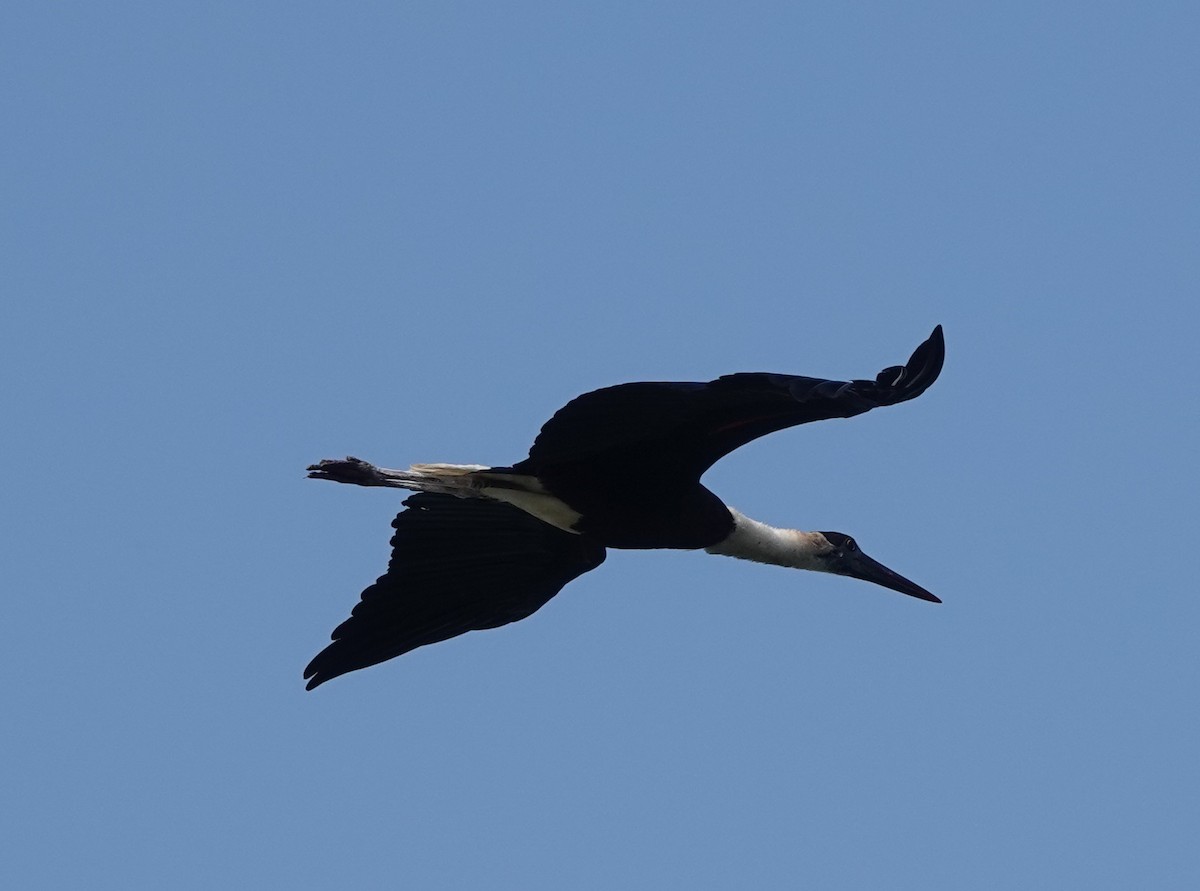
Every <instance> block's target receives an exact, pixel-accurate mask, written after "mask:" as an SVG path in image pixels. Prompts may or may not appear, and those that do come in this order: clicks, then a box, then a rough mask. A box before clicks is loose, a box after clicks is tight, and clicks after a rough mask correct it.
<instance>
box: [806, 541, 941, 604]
mask: <svg viewBox="0 0 1200 891" xmlns="http://www.w3.org/2000/svg"><path fill="white" fill-rule="evenodd" d="M813 535H814V536H815V537H816V541H815V544H816V548H815V553H814V554H813V560H812V564H811V566H812V568H813V569H816V570H819V571H821V572H832V573H833V574H834V575H848V576H850V577H851V578H855V579H862V580H863V581H864V582H871V583H872V584H875V585H882V586H883V587H885V588H891V589H892V590H893V591H899V592H900V593H901V594H907V595H909V596H910V597H917V598H919V599H921V600H928V601H929V602H931V603H941V602H942V601H941V600H939V599H938V598H937V597H934V596H933V595H932V594H930V593H929V592H928V591H926V590H925V589H924V588H922V587H921V586H920V585H918V584H915V583H913V582H910V581H909V580H908V579H906V578H905V577H904V576H902V575H900V574H899V573H896V572H892V570H890V569H888V568H887V567H886V566H884V565H883V564H882V563H880V562H879V561H878V560H872V559H871V558H870V557H868V556H867V555H866V554H864V553H863V552H862V551H861V550H860V549H859V547H858V543H857V542H856V541H855V540H854V539H853V538H851V537H850V536H849V535H846V534H844V533H842V532H816V533H813ZM822 539H823V541H822Z"/></svg>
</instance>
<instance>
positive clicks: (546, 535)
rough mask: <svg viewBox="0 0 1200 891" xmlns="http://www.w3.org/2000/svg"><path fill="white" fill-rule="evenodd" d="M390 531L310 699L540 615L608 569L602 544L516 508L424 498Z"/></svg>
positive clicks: (314, 667) (314, 679) (411, 503)
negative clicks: (388, 548)
mask: <svg viewBox="0 0 1200 891" xmlns="http://www.w3.org/2000/svg"><path fill="white" fill-rule="evenodd" d="M404 505H405V507H406V508H407V510H405V511H402V512H401V513H400V514H399V515H398V516H397V517H396V519H395V520H394V521H393V522H392V526H393V528H394V529H395V530H396V534H395V535H394V536H392V559H391V562H390V563H389V564H388V571H387V573H386V574H385V575H383V576H381V577H380V579H379V580H378V581H377V582H375V584H373V585H371V586H370V587H369V588H367V589H366V590H365V591H363V592H362V600H361V602H359V604H358V605H357V606H355V607H354V610H353V611H352V612H351V615H350V618H349V619H347V620H346V621H345V622H343V623H342V624H341V625H339V626H338V627H337V628H335V629H334V631H333V635H332V636H333V643H331V644H330V645H329V646H327V647H326V648H325V649H324V650H322V651H321V652H320V653H318V654H317V656H316V658H314V659H313V660H312V662H310V663H309V664H308V667H307V668H306V669H305V670H304V677H305V678H307V679H308V688H307V689H309V690H311V689H313V688H314V687H316V686H318V685H319V684H323V683H325V681H328V680H330V679H331V678H335V677H337V676H338V675H340V674H345V673H346V672H348V671H354V670H355V669H359V668H366V667H367V666H368V665H375V664H376V663H378V662H383V661H384V660H386V659H391V658H393V657H395V656H399V655H401V654H403V653H407V652H408V651H409V650H413V649H416V648H417V647H420V646H424V645H425V644H431V643H436V642H437V641H440V640H446V639H447V638H450V637H454V636H456V635H459V634H463V633H464V632H467V631H472V630H476V629H482V628H496V627H498V626H500V625H506V624H508V623H509V622H515V621H517V620H518V619H524V618H525V617H526V616H529V615H532V614H533V613H534V612H535V611H537V609H538V608H539V607H541V606H542V605H543V604H544V603H546V601H548V600H549V599H550V598H551V597H553V596H554V595H555V594H557V593H558V592H559V591H560V590H561V589H562V587H563V585H565V584H566V583H567V582H569V581H571V579H573V578H576V577H577V576H580V575H582V574H583V573H585V572H587V571H588V570H591V569H595V568H596V567H597V566H599V565H600V564H601V563H603V562H604V556H605V552H604V548H603V546H601V545H599V544H597V543H596V542H595V541H593V540H591V539H589V538H587V537H585V536H582V535H573V534H571V533H569V532H563V531H562V530H560V529H556V528H554V527H553V526H550V525H547V524H546V523H543V522H542V521H541V520H538V519H535V518H534V517H532V516H530V515H529V514H527V513H525V512H524V511H521V510H518V509H517V508H515V507H512V506H510V505H508V504H503V503H501V502H498V501H488V500H484V499H475V498H472V499H463V498H455V497H454V496H452V495H431V494H428V493H420V494H417V495H413V496H412V497H410V498H408V499H407V500H406V501H405V502H404Z"/></svg>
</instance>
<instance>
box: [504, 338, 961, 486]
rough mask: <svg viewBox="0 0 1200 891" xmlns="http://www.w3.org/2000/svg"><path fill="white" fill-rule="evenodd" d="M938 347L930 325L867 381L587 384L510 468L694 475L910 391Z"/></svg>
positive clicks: (934, 364)
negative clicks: (906, 355) (898, 359)
mask: <svg viewBox="0 0 1200 891" xmlns="http://www.w3.org/2000/svg"><path fill="white" fill-rule="evenodd" d="M945 355H946V348H945V342H944V341H943V339H942V326H941V325H938V326H937V327H936V328H934V329H933V333H932V334H931V335H930V336H929V339H928V340H926V341H925V342H924V343H922V344H921V345H920V346H919V347H917V349H916V350H915V351H914V352H913V354H912V357H911V358H910V359H909V360H908V362H907V363H906V364H905V365H902V366H901V365H897V366H893V367H890V368H885V369H884V370H883V371H881V372H879V374H878V375H877V376H876V377H875V379H874V380H854V381H829V380H822V379H820V378H815V377H800V376H798V375H787V374H769V373H759V372H750V373H742V374H727V375H724V376H722V377H719V378H717V379H716V380H714V381H708V382H707V383H681V382H646V383H633V384H619V385H618V386H615V387H607V388H605V389H603V390H595V391H593V392H591V393H585V394H583V395H582V396H579V397H578V398H576V399H573V400H571V401H570V402H569V403H567V404H566V405H565V406H564V407H563V408H561V409H559V411H558V412H557V413H556V414H555V415H554V417H552V418H551V419H550V420H549V421H547V422H546V424H545V426H544V427H542V431H541V433H539V434H538V437H537V439H536V440H535V441H534V444H533V447H532V448H531V449H530V450H529V457H528V458H526V459H525V460H524V461H522V462H520V463H519V464H517V465H515V469H517V470H520V471H522V472H527V473H533V474H535V475H538V476H539V477H542V478H546V477H547V476H550V477H552V476H553V468H555V467H562V466H564V465H578V464H588V465H597V466H600V467H604V466H608V467H612V466H614V465H615V464H617V463H619V464H621V465H623V466H624V468H625V472H630V471H631V470H632V471H635V472H636V468H637V467H638V466H639V465H640V466H644V467H647V468H650V469H651V472H654V473H662V472H672V473H673V474H684V475H687V476H690V477H692V478H694V479H699V476H700V474H703V473H704V471H705V470H707V469H708V468H709V467H711V466H712V465H713V464H714V463H715V462H716V461H717V460H718V459H720V458H721V457H722V456H724V455H727V454H729V453H730V452H732V451H733V450H734V449H736V448H738V447H740V446H743V445H745V444H746V443H748V442H750V441H751V440H753V439H757V438H758V437H760V436H763V435H765V434H767V433H772V432H774V431H776V430H782V429H783V428H785V427H793V426H795V425H797V424H805V423H808V422H809V421H823V420H826V419H828V418H849V417H853V416H854V415H858V414H862V413H863V412H865V411H870V410H871V409H873V408H878V407H879V406H882V405H894V404H895V403H897V402H904V401H905V400H908V399H914V398H916V397H917V396H920V395H921V394H922V393H923V392H925V390H926V388H928V387H929V385H930V384H932V383H933V382H934V381H935V380H937V377H938V374H939V373H940V372H941V370H942V363H943V361H944V360H945Z"/></svg>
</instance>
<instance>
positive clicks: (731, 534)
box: [304, 325, 945, 690]
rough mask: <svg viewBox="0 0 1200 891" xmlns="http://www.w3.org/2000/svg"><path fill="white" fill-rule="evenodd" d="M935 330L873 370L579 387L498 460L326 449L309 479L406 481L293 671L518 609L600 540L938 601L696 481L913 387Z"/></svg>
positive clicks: (838, 537)
mask: <svg viewBox="0 0 1200 891" xmlns="http://www.w3.org/2000/svg"><path fill="white" fill-rule="evenodd" d="M944 358H945V344H944V341H943V339H942V328H941V326H940V325H939V326H937V327H936V328H934V329H933V333H932V334H931V335H930V336H929V339H928V340H926V341H925V342H924V343H922V344H921V345H920V346H919V347H917V349H916V350H915V351H914V352H913V354H912V357H911V358H910V359H909V360H908V362H907V363H906V364H905V365H903V366H893V367H890V368H885V369H884V370H883V371H881V372H880V373H879V374H878V375H877V376H876V378H875V379H874V380H853V381H831V380H822V379H819V378H812V377H800V376H796V375H784V374H769V373H759V372H754V373H740V374H727V375H724V376H722V377H719V378H717V379H716V380H713V381H708V382H707V383H682V382H640V383H629V384H619V385H617V386H614V387H607V388H605V389H602V390H595V391H593V392H590V393H584V394H583V395H582V396H579V397H577V398H576V399H573V400H571V401H570V402H568V403H567V404H566V405H565V406H564V407H563V408H561V409H559V410H558V412H557V413H555V415H554V417H552V418H551V419H550V420H549V421H547V422H546V424H545V426H543V427H542V430H541V432H540V433H539V434H538V436H537V438H536V439H535V440H534V443H533V446H532V448H530V450H529V457H527V458H525V459H524V460H522V461H519V462H517V463H516V464H513V465H512V466H511V467H488V466H484V465H476V464H414V465H413V466H412V467H410V468H409V469H408V470H390V469H388V468H383V467H376V466H375V465H373V464H369V463H367V462H366V461H362V460H359V459H357V458H346V459H345V460H324V461H321V462H320V463H318V464H314V465H312V466H310V467H309V468H308V471H309V473H308V475H309V477H311V478H314V479H325V480H332V481H334V482H339V483H352V484H355V485H359V486H385V487H391V488H400V489H408V490H412V491H415V492H416V493H417V494H415V495H412V496H410V497H409V498H408V499H407V500H405V502H404V507H405V510H403V511H402V512H401V513H400V514H399V515H398V516H397V517H396V519H395V520H394V521H393V522H392V527H393V528H394V529H395V530H396V532H395V535H393V536H392V540H391V546H392V557H391V561H390V562H389V563H388V569H387V572H386V573H385V574H384V575H383V576H381V577H380V578H379V580H378V581H376V582H375V583H374V584H373V585H371V586H370V587H368V588H367V589H366V590H365V591H363V592H362V599H361V601H360V602H359V603H358V604H357V605H356V606H355V607H354V609H353V611H352V612H351V615H350V618H349V619H347V620H346V621H345V622H343V623H342V624H341V625H339V626H338V627H337V628H335V629H334V631H333V634H332V639H333V643H331V644H330V645H329V646H327V647H326V648H325V649H324V650H322V651H321V652H320V653H318V654H317V656H316V657H315V658H314V659H313V660H312V662H310V663H309V665H308V667H307V668H306V669H305V671H304V677H305V678H306V679H308V686H307V689H309V690H311V689H313V688H314V687H317V686H318V685H320V684H323V683H325V682H326V681H328V680H330V679H332V678H335V677H337V676H338V675H342V674H345V673H346V672H349V671H355V670H357V669H360V668H366V667H367V666H370V665H375V664H377V663H379V662H383V661H385V660H387V659H392V658H394V657H396V656H400V655H402V654H404V653H407V652H409V651H410V650H414V649H416V648H417V647H422V646H425V645H426V644H431V643H437V642H438V641H442V640H446V639H448V638H451V637H455V636H457V635H459V634H463V633H465V632H467V631H472V630H478V629H484V628H496V627H499V626H501V625H506V624H508V623H509V622H515V621H517V620H519V619H524V618H526V617H527V616H530V615H532V614H533V613H534V612H536V611H537V610H538V609H539V608H541V607H542V606H543V605H544V604H545V603H546V602H547V601H548V600H549V599H550V598H551V597H553V596H554V595H555V594H557V593H558V592H559V591H560V590H562V588H563V586H564V585H566V584H567V583H568V582H569V581H571V580H572V579H574V578H577V577H578V576H580V575H582V574H583V573H585V572H588V571H589V570H592V569H595V568H596V567H597V566H599V565H600V564H601V563H603V562H604V558H605V553H606V550H607V549H608V548H681V549H687V550H701V549H703V550H705V551H707V552H708V553H710V554H724V555H726V556H729V557H738V558H741V559H743V560H755V561H758V562H760V563H772V564H776V565H779V566H787V567H793V568H796V569H809V570H816V571H818V572H829V573H834V574H836V575H845V576H850V577H852V578H857V579H862V580H864V581H868V582H873V583H874V584H876V585H882V586H883V587H885V588H890V589H892V590H893V591H898V592H900V593H902V594H908V595H910V596H912V597H916V598H919V599H921V600H927V601H930V602H932V603H940V602H941V601H940V600H939V599H938V598H937V597H935V596H933V595H932V594H930V593H929V592H928V591H926V590H925V589H924V588H922V587H921V586H920V585H917V584H915V583H913V582H911V581H909V580H908V579H906V578H904V577H903V576H901V575H899V574H898V573H896V572H893V571H892V570H891V569H888V568H887V567H886V566H884V565H883V564H882V563H879V562H877V561H875V560H873V559H871V558H870V557H868V556H867V555H866V554H864V553H863V552H862V551H861V550H860V549H859V547H858V544H857V543H856V542H855V540H854V539H853V538H851V537H850V536H849V535H845V534H843V533H841V532H801V531H798V530H793V529H777V528H775V527H773V526H768V525H767V524H765V523H760V522H758V521H757V520H752V519H750V518H749V517H747V516H745V515H744V514H742V513H740V512H738V511H737V510H734V509H733V508H731V507H728V506H726V505H725V504H724V503H723V502H722V501H721V499H720V498H718V497H717V496H716V495H714V494H713V493H712V492H710V491H709V490H708V489H706V488H705V487H704V486H703V485H701V483H700V478H701V476H703V474H704V472H705V471H707V470H708V468H709V467H711V466H712V465H713V464H714V463H715V462H716V461H717V460H718V459H720V458H721V457H723V456H724V455H727V454H729V453H730V452H732V451H733V450H734V449H736V448H738V447H739V446H743V445H745V444H746V443H748V442H750V441H751V440H753V439H757V438H758V437H760V436H763V435H765V434H767V433H771V432H773V431H775V430H782V429H784V428H785V427H793V426H795V425H797V424H805V423H808V422H809V421H821V420H826V419H828V418H849V417H853V416H854V415H859V414H862V413H863V412H866V411H870V410H871V409H873V408H877V407H879V406H882V405H894V404H896V403H898V402H905V401H907V400H909V399H914V398H916V397H917V396H920V395H921V394H922V393H923V392H925V390H926V388H928V387H929V385H930V384H932V383H933V382H934V381H935V380H936V379H937V377H938V374H939V373H940V372H941V370H942V362H943V360H944Z"/></svg>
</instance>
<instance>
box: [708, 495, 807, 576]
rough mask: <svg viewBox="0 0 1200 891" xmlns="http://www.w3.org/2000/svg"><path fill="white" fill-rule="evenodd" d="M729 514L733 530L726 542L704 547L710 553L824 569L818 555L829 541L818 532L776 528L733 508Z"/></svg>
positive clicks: (798, 567)
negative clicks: (731, 517)
mask: <svg viewBox="0 0 1200 891" xmlns="http://www.w3.org/2000/svg"><path fill="white" fill-rule="evenodd" d="M729 513H731V514H732V515H733V531H732V532H731V533H729V535H728V537H727V538H725V540H724V541H720V542H717V544H715V545H713V546H712V547H710V548H705V550H706V551H708V553H710V554H723V555H725V556H726V557H737V558H739V559H741V560H754V561H755V562H757V563H772V564H774V565H776V566H790V567H793V568H795V569H822V568H823V566H822V565H821V564H820V562H819V561H818V560H817V555H818V554H820V553H822V552H823V551H825V550H828V548H829V544H828V542H826V541H825V536H823V535H821V534H820V533H819V532H800V531H799V530H797V529H776V528H775V527H774V526H768V525H767V524H766V523H760V522H758V520H752V519H750V518H749V517H747V516H746V515H745V514H742V513H739V512H738V511H736V510H734V509H733V508H732V507H731V508H729Z"/></svg>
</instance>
